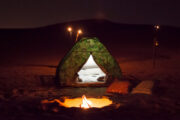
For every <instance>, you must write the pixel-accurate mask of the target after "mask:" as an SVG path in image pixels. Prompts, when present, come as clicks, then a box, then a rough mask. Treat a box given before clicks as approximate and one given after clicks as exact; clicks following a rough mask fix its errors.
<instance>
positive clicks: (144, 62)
mask: <svg viewBox="0 0 180 120" xmlns="http://www.w3.org/2000/svg"><path fill="white" fill-rule="evenodd" d="M98 24H99V23H98ZM104 24H106V26H107V25H109V31H107V30H104V32H105V33H106V34H103V32H102V30H103V29H104V28H103V26H104ZM93 25H94V23H93V24H90V25H89V27H92V28H93V27H94V26H97V24H96V25H94V26H93ZM61 27H62V26H61ZM63 27H64V26H63ZM86 27H87V28H88V26H86ZM135 27H137V26H135ZM135 27H133V28H126V27H125V26H121V27H118V26H117V25H115V26H113V25H111V24H109V23H101V24H100V27H98V26H97V28H101V29H92V31H94V33H98V34H97V35H96V34H94V33H92V35H95V36H97V37H98V38H100V40H102V43H104V45H105V46H106V47H107V48H108V50H109V51H110V52H111V53H112V55H113V56H114V57H115V59H116V60H117V62H118V63H119V65H120V68H121V70H122V74H123V78H126V79H129V80H130V81H131V82H132V83H134V82H133V81H135V83H136V81H138V82H139V83H140V82H142V81H146V80H149V81H152V82H153V83H154V84H153V88H152V89H151V91H152V94H145V93H144V94H143V93H139V94H138V93H137V94H132V91H131V90H130V91H129V93H128V94H125V95H122V94H118V93H107V92H106V88H104V87H102V88H99V87H98V88H96V87H93V88H80V90H76V91H74V89H78V88H71V87H68V88H58V87H56V86H55V85H54V77H55V74H56V67H57V65H58V64H59V62H60V60H61V59H62V58H63V56H64V55H65V54H66V53H67V52H68V50H69V49H70V48H71V46H72V45H73V44H74V43H73V44H72V41H71V45H69V46H68V44H69V43H68V42H65V41H63V40H66V39H67V37H68V36H63V37H62V38H61V36H60V35H62V34H63V33H62V31H60V32H57V31H56V30H57V29H54V28H55V27H52V29H51V28H45V29H44V28H41V29H35V30H32V31H34V32H32V33H31V30H27V31H25V32H24V31H23V30H20V32H14V31H10V32H9V31H8V32H3V30H1V32H0V33H2V35H1V39H2V40H3V39H6V41H7V42H6V41H3V42H2V44H1V49H0V53H1V54H0V56H1V60H0V119H1V120H16V119H17V120H19V119H22V120H26V119H27V120H28V119H29V120H31V119H35V120H36V119H44V120H46V119H47V120H48V119H58V120H59V119H68V120H69V119H77V120H79V119H83V120H90V119H105V120H111V119H123V120H132V119H135V120H140V119H141V120H145V119H146V120H165V119H166V120H178V119H180V114H179V113H180V112H179V111H180V87H179V86H180V62H179V61H180V56H179V54H180V50H179V48H180V47H179V43H178V42H177V40H178V38H179V34H178V33H179V32H177V31H178V30H177V29H175V30H174V29H173V30H174V31H173V30H171V32H169V31H167V30H164V31H163V30H162V33H160V35H161V36H160V45H159V46H158V47H157V57H156V66H155V67H153V47H152V40H153V37H152V30H151V29H149V28H148V27H139V28H137V29H136V28H135ZM112 28H113V29H112ZM114 28H116V29H115V30H118V29H119V28H121V29H120V30H119V31H118V32H114V31H113V30H114ZM43 30H44V32H40V31H43ZM58 30H60V29H59V28H58ZM98 30H99V31H98ZM53 31H54V32H53ZM110 31H111V32H110ZM88 32H91V31H90V30H89V31H88ZM59 33H60V35H59ZM168 33H169V34H168ZM9 34H10V35H12V36H11V37H7V36H8V35H9ZM127 34H128V35H127ZM3 35H4V37H2V36H3ZM21 35H23V37H21ZM45 35H47V36H45ZM34 36H35V37H34ZM84 36H85V35H84ZM149 36H150V37H149ZM171 38H172V40H171ZM14 39H16V40H14ZM18 39H20V40H18ZM62 39H63V40H62ZM61 40H62V41H61ZM163 40H164V41H163ZM16 41H17V42H16ZM57 41H58V42H57ZM133 87H136V86H133ZM83 94H86V95H87V97H99V96H103V95H106V96H108V97H110V98H111V99H113V101H114V102H116V103H120V104H122V105H120V107H118V108H111V107H107V108H102V109H95V108H93V109H89V110H83V109H77V108H69V109H67V108H60V109H59V112H53V111H51V110H50V111H44V110H42V108H41V101H42V100H44V99H47V100H53V99H58V98H60V97H62V96H69V97H77V96H81V95H83Z"/></svg>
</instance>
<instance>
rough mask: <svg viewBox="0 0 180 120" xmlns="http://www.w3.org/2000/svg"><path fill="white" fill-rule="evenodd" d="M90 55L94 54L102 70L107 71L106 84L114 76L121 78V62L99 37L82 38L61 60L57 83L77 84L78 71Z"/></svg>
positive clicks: (57, 72)
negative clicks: (117, 60)
mask: <svg viewBox="0 0 180 120" xmlns="http://www.w3.org/2000/svg"><path fill="white" fill-rule="evenodd" d="M90 55H92V56H93V58H94V61H95V62H96V64H97V65H98V66H99V67H100V68H101V70H102V71H103V72H104V73H106V75H107V77H108V78H107V80H106V83H105V84H108V83H111V81H112V80H113V79H114V78H118V79H120V78H121V76H122V73H121V69H120V67H119V64H118V63H117V62H116V60H115V59H114V58H113V57H112V55H111V54H110V53H109V51H108V50H107V48H106V47H105V46H104V45H103V44H102V43H101V42H100V41H99V40H98V39H97V38H82V39H81V40H79V41H78V42H77V43H76V44H75V45H74V46H73V48H72V49H71V50H70V51H69V52H68V54H67V55H66V56H65V57H64V58H63V59H62V60H61V61H60V63H59V65H58V67H57V71H56V77H57V79H56V80H57V81H56V83H57V84H58V83H60V85H68V86H69V85H77V82H76V78H77V77H78V74H77V73H78V72H79V70H80V69H81V68H82V67H83V65H84V64H85V63H86V61H87V60H88V58H89V56H90Z"/></svg>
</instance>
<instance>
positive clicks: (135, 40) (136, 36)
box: [0, 19, 180, 55]
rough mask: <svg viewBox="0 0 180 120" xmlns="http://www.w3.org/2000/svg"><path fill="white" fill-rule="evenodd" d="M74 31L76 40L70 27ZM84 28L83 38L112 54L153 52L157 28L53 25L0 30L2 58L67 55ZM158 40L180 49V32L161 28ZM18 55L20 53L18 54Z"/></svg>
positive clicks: (90, 23) (79, 23)
mask: <svg viewBox="0 0 180 120" xmlns="http://www.w3.org/2000/svg"><path fill="white" fill-rule="evenodd" d="M68 26H72V27H73V30H74V31H73V38H72V39H70V36H69V34H68V32H67V30H66V29H67V27H68ZM79 28H81V29H82V30H83V34H82V35H81V36H80V37H86V36H87V37H98V38H99V39H100V41H101V42H102V43H104V44H105V45H106V47H107V48H108V49H109V50H110V51H111V52H112V53H114V52H119V51H121V48H128V49H129V50H133V49H134V48H138V47H139V48H147V47H149V48H151V47H152V41H153V36H154V28H153V25H130V24H117V23H113V22H110V21H107V20H95V19H92V20H81V21H72V22H67V23H61V24H55V25H49V26H45V27H40V28H34V29H0V40H1V45H0V46H1V47H0V51H1V52H0V53H1V55H11V54H13V55H16V54H17V53H18V54H19V55H27V54H38V53H41V54H43V53H44V54H46V53H55V52H58V53H63V54H64V53H66V52H67V51H68V50H69V49H70V48H71V47H72V45H73V44H74V40H75V35H76V31H77V30H78V29H79ZM158 39H159V41H160V46H162V47H169V48H179V46H180V44H179V41H180V28H175V27H168V26H161V28H160V30H159V33H158ZM15 51H16V53H15Z"/></svg>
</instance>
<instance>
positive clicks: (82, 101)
mask: <svg viewBox="0 0 180 120" xmlns="http://www.w3.org/2000/svg"><path fill="white" fill-rule="evenodd" d="M41 103H42V108H43V109H44V110H45V109H48V108H47V107H48V106H49V104H52V103H58V104H57V105H58V107H66V108H73V107H76V108H83V109H88V108H103V107H106V106H109V105H111V104H112V103H113V102H112V100H110V99H109V98H108V97H106V96H103V97H101V98H86V96H85V95H83V96H82V97H78V98H67V97H64V98H63V100H62V101H61V100H59V99H54V100H51V101H48V100H43V101H41ZM56 107H57V106H56Z"/></svg>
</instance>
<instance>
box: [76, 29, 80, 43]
mask: <svg viewBox="0 0 180 120" xmlns="http://www.w3.org/2000/svg"><path fill="white" fill-rule="evenodd" d="M80 34H82V30H81V29H79V30H78V31H77V35H76V41H75V42H77V41H78V37H79V35H80Z"/></svg>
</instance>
